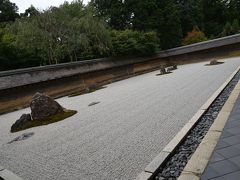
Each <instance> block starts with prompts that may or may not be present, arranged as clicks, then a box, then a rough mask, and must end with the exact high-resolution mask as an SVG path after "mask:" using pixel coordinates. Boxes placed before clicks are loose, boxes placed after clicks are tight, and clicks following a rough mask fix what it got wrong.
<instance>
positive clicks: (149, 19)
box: [127, 0, 158, 32]
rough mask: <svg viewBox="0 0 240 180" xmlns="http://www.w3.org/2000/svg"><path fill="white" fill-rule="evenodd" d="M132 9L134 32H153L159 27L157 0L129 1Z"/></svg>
mask: <svg viewBox="0 0 240 180" xmlns="http://www.w3.org/2000/svg"><path fill="white" fill-rule="evenodd" d="M127 5H128V6H130V7H132V8H131V13H132V19H131V24H132V28H133V29H134V30H138V31H145V32H147V31H153V30H156V27H157V23H156V22H157V18H158V17H157V14H156V12H157V10H158V5H157V0H142V1H139V0H129V1H128V3H127Z"/></svg>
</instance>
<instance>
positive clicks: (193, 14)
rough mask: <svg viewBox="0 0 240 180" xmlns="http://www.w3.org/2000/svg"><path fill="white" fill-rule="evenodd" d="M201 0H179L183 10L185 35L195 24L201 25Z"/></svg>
mask: <svg viewBox="0 0 240 180" xmlns="http://www.w3.org/2000/svg"><path fill="white" fill-rule="evenodd" d="M200 2H201V1H200V0H177V3H178V5H179V7H180V12H181V25H182V32H183V36H186V35H187V33H188V32H190V31H191V30H192V29H193V28H194V27H195V26H197V27H201V26H202V24H201V20H202V13H201V3H200Z"/></svg>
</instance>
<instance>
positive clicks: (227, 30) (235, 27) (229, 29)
mask: <svg viewBox="0 0 240 180" xmlns="http://www.w3.org/2000/svg"><path fill="white" fill-rule="evenodd" d="M239 30H240V26H239V21H238V20H237V19H234V20H233V23H232V24H231V23H230V22H227V23H226V25H225V26H224V28H223V32H222V33H221V35H222V36H230V35H233V34H237V33H239Z"/></svg>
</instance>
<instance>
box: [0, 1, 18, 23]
mask: <svg viewBox="0 0 240 180" xmlns="http://www.w3.org/2000/svg"><path fill="white" fill-rule="evenodd" d="M17 12H18V7H17V6H16V4H14V3H11V2H10V1H9V0H0V23H3V22H5V23H6V22H9V21H15V19H16V18H17V17H18V16H19V15H18V13H17Z"/></svg>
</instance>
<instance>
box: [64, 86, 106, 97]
mask: <svg viewBox="0 0 240 180" xmlns="http://www.w3.org/2000/svg"><path fill="white" fill-rule="evenodd" d="M105 88H107V87H106V86H101V87H95V88H88V89H84V90H81V91H78V92H76V93H73V94H71V95H69V96H68V97H75V96H80V95H83V94H90V93H93V92H95V91H97V90H100V89H105Z"/></svg>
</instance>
